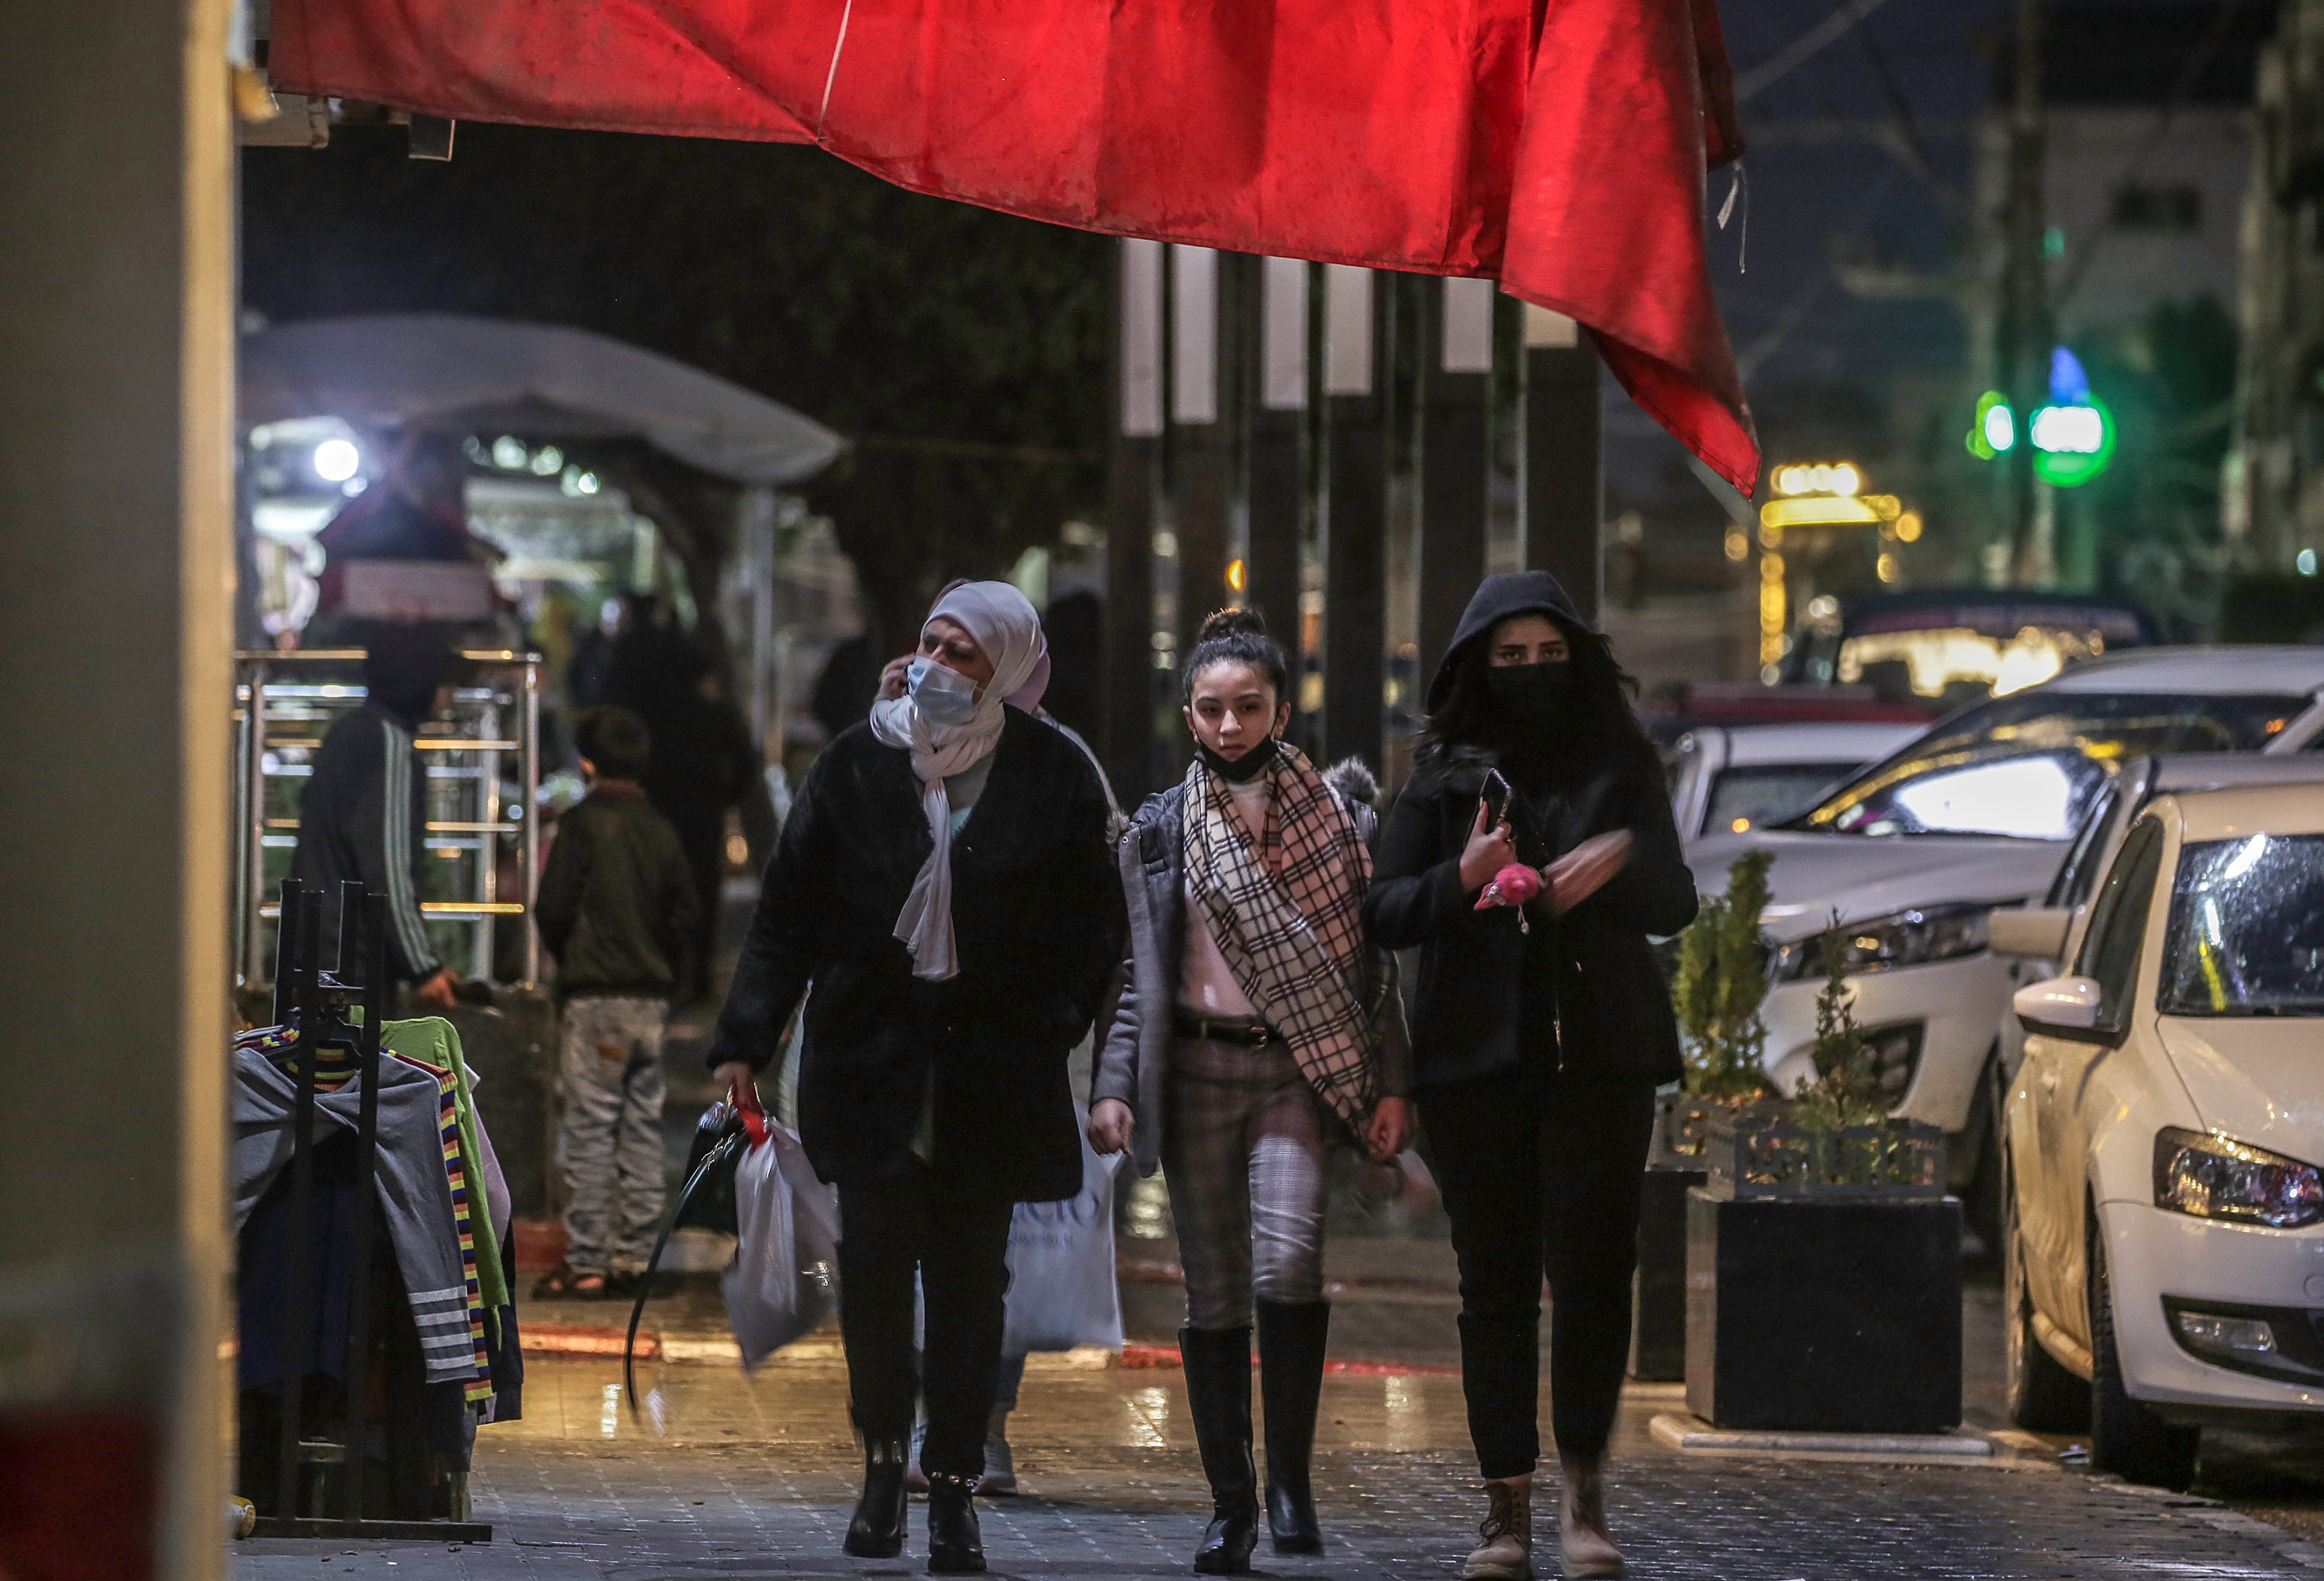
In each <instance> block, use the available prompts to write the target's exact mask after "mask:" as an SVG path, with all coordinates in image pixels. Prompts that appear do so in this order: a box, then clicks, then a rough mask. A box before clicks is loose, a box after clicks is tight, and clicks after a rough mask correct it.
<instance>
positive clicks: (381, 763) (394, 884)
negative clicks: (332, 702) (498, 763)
mask: <svg viewBox="0 0 2324 1581" xmlns="http://www.w3.org/2000/svg"><path fill="white" fill-rule="evenodd" d="M361 635H362V636H363V638H364V665H363V677H364V702H363V706H362V707H360V708H357V709H355V710H354V711H352V712H348V713H345V714H342V715H340V716H339V720H338V722H337V723H336V724H334V725H332V726H331V728H330V731H329V732H328V733H327V734H326V735H325V736H324V737H323V744H322V746H321V748H320V749H318V750H317V752H316V753H315V761H314V771H313V773H312V774H311V775H309V777H308V780H307V784H306V786H305V787H304V788H303V789H302V790H301V791H300V796H299V845H298V849H297V850H295V851H293V852H292V853H291V874H292V876H293V877H295V878H298V879H299V880H300V882H302V883H303V884H305V885H307V886H308V887H309V891H310V892H313V891H319V892H320V894H321V895H322V896H323V921H322V930H321V935H320V943H319V949H320V951H321V954H320V957H319V961H318V964H325V965H327V964H328V963H329V962H331V961H336V960H337V958H338V948H339V909H338V886H339V885H340V884H341V883H342V882H343V881H345V880H347V879H354V880H356V881H358V882H360V883H361V884H363V885H364V887H365V888H367V889H374V890H377V891H378V892H380V893H381V894H383V895H384V896H387V971H388V977H389V979H390V980H391V982H392V983H400V984H407V985H410V989H411V997H412V998H413V1000H414V1001H416V1002H417V1003H418V1004H419V1005H420V1006H421V1007H425V1008H426V1009H427V1010H429V1011H430V1012H441V1011H445V1010H449V1009H450V1008H451V1007H452V1004H453V986H454V984H455V982H456V981H457V979H455V977H454V975H453V973H452V970H451V968H449V967H447V966H446V965H444V964H443V963H442V962H441V961H438V960H437V959H436V951H435V950H434V949H433V948H432V947H431V946H430V945H429V942H428V924H427V920H426V918H425V917H424V916H423V915H421V913H420V896H421V895H422V894H424V893H425V892H426V878H427V872H426V864H427V860H428V768H427V764H426V763H425V761H424V760H422V758H420V750H419V749H418V748H417V747H415V746H414V745H413V744H412V743H413V740H414V739H415V738H416V737H417V735H418V734H419V731H420V724H421V723H422V722H425V721H427V720H430V719H433V718H435V717H437V716H438V714H442V713H445V712H449V711H450V709H451V707H452V694H453V689H454V685H455V683H456V681H457V676H458V673H459V669H460V666H461V661H460V658H459V657H458V656H457V654H455V653H454V652H453V651H452V649H451V648H448V647H447V646H446V645H445V643H444V640H443V639H441V638H440V637H438V636H437V635H435V634H434V633H432V632H430V631H429V630H425V629H420V628H414V627H409V626H385V625H383V626H379V627H375V628H373V629H371V630H366V631H364V632H363V633H362V634H361ZM345 964H346V967H347V969H348V970H350V971H352V972H357V973H359V972H361V971H362V970H364V966H363V963H362V962H360V961H348V962H346V963H345Z"/></svg>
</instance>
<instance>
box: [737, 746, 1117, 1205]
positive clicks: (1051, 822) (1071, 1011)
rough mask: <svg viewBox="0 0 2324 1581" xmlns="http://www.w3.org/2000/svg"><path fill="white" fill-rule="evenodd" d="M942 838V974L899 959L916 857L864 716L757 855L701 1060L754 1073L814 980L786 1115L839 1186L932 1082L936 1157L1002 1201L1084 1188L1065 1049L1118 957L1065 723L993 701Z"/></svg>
mask: <svg viewBox="0 0 2324 1581" xmlns="http://www.w3.org/2000/svg"><path fill="white" fill-rule="evenodd" d="M991 761H992V768H991V773H990V776H989V777H987V779H986V780H985V783H984V788H983V790H982V792H981V793H980V794H979V795H978V796H977V799H976V804H975V806H974V807H973V809H971V811H970V813H969V815H968V821H967V823H965V824H964V825H963V827H962V829H961V831H960V832H959V833H958V834H957V835H955V836H954V839H953V844H952V878H953V898H952V915H953V927H954V937H955V939H956V941H957V948H958V951H959V961H960V970H959V973H958V975H957V976H955V977H954V978H952V979H950V980H948V981H945V982H940V983H931V982H924V981H922V980H921V979H918V978H916V977H914V976H913V975H912V958H911V954H910V952H909V951H907V950H906V949H905V947H904V945H903V944H902V942H899V940H898V939H897V938H896V937H895V936H894V934H895V927H896V916H897V914H898V913H899V912H900V911H901V910H902V909H903V905H904V898H905V896H907V895H908V894H909V893H910V891H911V887H912V880H913V878H915V877H916V876H917V875H918V872H919V869H920V864H921V863H922V862H923V861H925V860H926V859H927V854H928V850H929V845H930V840H929V835H928V826H927V816H926V814H925V813H923V812H922V811H921V806H920V784H919V781H918V778H916V777H914V775H913V773H912V765H911V758H910V755H909V754H908V753H907V752H905V751H903V750H902V749H899V748H895V747H887V746H882V745H881V743H880V742H879V741H878V740H876V739H874V738H873V736H872V734H871V729H870V727H869V726H866V725H856V726H853V727H851V728H850V729H848V730H846V731H844V732H842V733H841V735H840V736H839V739H838V740H835V741H834V742H832V744H831V746H830V748H829V749H827V750H826V751H825V753H824V754H823V756H822V757H820V758H817V759H816V764H815V768H813V769H811V770H810V771H809V772H808V774H807V783H806V785H805V786H803V787H802V788H801V789H800V791H799V794H798V799H797V800H796V801H794V802H793V803H792V804H791V814H790V817H789V819H788V821H787V822H786V823H784V825H783V834H782V840H781V842H780V843H779V845H778V846H777V847H776V850H775V858H774V860H773V862H772V863H770V865H769V867H768V869H767V876H766V881H765V885H764V888H763V890H762V892H761V896H760V900H759V909H758V913H757V915H755V916H754V917H753V918H752V922H751V933H750V937H749V939H748V940H747V941H746V942H745V943H744V944H743V946H742V960H741V961H740V962H739V963H738V964H737V966H736V968H735V972H734V986H733V988H732V989H731V990H730V991H729V993H728V995H727V998H726V1007H725V1010H724V1013H723V1014H721V1015H720V1016H719V1018H718V1031H717V1034H716V1036H715V1038H714V1039H713V1040H712V1043H711V1047H710V1053H709V1063H710V1065H711V1067H712V1068H713V1069H715V1068H716V1067H717V1066H719V1065H720V1064H722V1063H724V1062H726V1061H729V1060H740V1061H744V1062H748V1063H749V1064H751V1065H752V1067H754V1068H757V1069H761V1070H763V1069H764V1068H765V1067H766V1065H767V1064H768V1062H770V1061H771V1060H772V1059H773V1058H774V1056H775V1054H776V1052H777V1050H778V1045H779V1040H780V1039H781V1037H782V1034H783V1029H784V1027H785V1026H786V1025H788V1022H789V1020H790V1016H791V1012H792V1010H793V1009H794V1008H796V1007H798V1002H799V998H800V997H801V996H802V995H805V994H807V989H808V985H809V984H810V983H812V984H813V986H814V992H813V994H812V995H811V996H810V997H808V998H807V1015H806V1017H805V1021H804V1024H803V1031H802V1047H801V1049H800V1052H799V1088H798V1092H799V1132H800V1138H801V1140H802V1141H804V1142H805V1143H806V1144H807V1156H808V1158H809V1159H810V1160H811V1161H812V1162H813V1163H814V1164H815V1168H816V1173H817V1174H819V1175H821V1176H822V1177H823V1178H824V1179H825V1180H833V1181H839V1182H841V1183H842V1184H843V1185H844V1184H845V1183H846V1182H848V1181H855V1180H874V1179H878V1178H880V1177H881V1176H885V1175H891V1174H895V1173H898V1172H902V1171H904V1170H906V1169H908V1168H909V1167H910V1159H911V1156H912V1137H913V1133H914V1130H915V1128H916V1127H917V1126H918V1122H919V1118H920V1115H921V1110H922V1105H923V1102H924V1100H925V1099H926V1098H927V1095H929V1094H930V1092H931V1090H932V1091H933V1098H934V1105H933V1113H934V1120H935V1135H934V1139H933V1144H932V1152H933V1156H932V1157H931V1158H930V1159H929V1160H928V1163H930V1165H931V1166H932V1167H933V1168H934V1169H935V1170H936V1172H937V1173H938V1174H940V1175H945V1176H948V1177H950V1178H952V1179H954V1180H956V1181H961V1182H962V1183H963V1184H964V1187H973V1189H976V1190H990V1191H994V1192H997V1193H999V1194H1001V1195H1005V1196H1008V1197H1010V1198H1013V1199H1014V1200H1018V1201H1044V1200H1057V1199H1060V1198H1065V1197H1071V1196H1074V1195H1075V1194H1076V1193H1077V1192H1079V1191H1080V1190H1081V1187H1082V1157H1081V1142H1080V1139H1079V1136H1078V1135H1077V1130H1078V1127H1077V1124H1076V1121H1075V1118H1074V1103H1073V1092H1072V1089H1071V1087H1070V1086H1069V1085H1068V1083H1067V1080H1066V1076H1065V1056H1066V1054H1067V1053H1068V1052H1070V1051H1071V1050H1072V1048H1073V1046H1074V1043H1078V1042H1080V1041H1081V1038H1082V1035H1083V1034H1084V1033H1086V1032H1088V1031H1089V1028H1090V1024H1091V1022H1092V1021H1093V1019H1094V1018H1095V1016H1096V1015H1097V1011H1098V1006H1099V1001H1100V999H1101V998H1102V996H1103V994H1104V991H1105V988H1106V984H1107V981H1108V979H1109V978H1110V977H1111V971H1112V967H1113V964H1114V962H1115V961H1119V960H1120V951H1121V928H1122V921H1121V918H1122V906H1121V886H1120V884H1119V883H1118V882H1117V881H1116V879H1115V877H1114V863H1113V857H1112V852H1111V849H1110V846H1109V843H1108V840H1107V820H1108V817H1109V815H1110V812H1111V809H1110V807H1109V805H1108V804H1107V802H1106V797H1105V792H1104V789H1103V788H1102V786H1101V784H1100V782H1099V779H1098V775H1097V770H1096V769H1095V768H1093V767H1092V765H1091V763H1090V760H1089V758H1088V757H1087V756H1085V755H1084V753H1083V751H1082V749H1080V748H1079V747H1076V746H1075V745H1074V743H1073V742H1072V741H1071V740H1068V739H1067V738H1066V737H1065V734H1064V733H1063V732H1061V731H1056V730H1054V729H1052V728H1050V727H1049V726H1048V725H1047V724H1044V723H1042V722H1040V721H1039V720H1037V719H1035V718H1033V717H1032V716H1031V715H1030V714H1027V713H1020V712H1018V711H1017V710H1016V709H1014V708H1011V709H1010V710H1009V711H1008V719H1007V723H1006V724H1005V725H1004V727H1003V728H1002V730H1001V742H1000V745H999V746H998V747H996V748H995V749H993V755H992V759H991Z"/></svg>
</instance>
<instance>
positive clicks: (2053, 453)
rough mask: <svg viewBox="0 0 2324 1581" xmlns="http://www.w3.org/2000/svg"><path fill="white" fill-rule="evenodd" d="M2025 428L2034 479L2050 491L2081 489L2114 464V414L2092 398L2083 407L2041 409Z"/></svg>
mask: <svg viewBox="0 0 2324 1581" xmlns="http://www.w3.org/2000/svg"><path fill="white" fill-rule="evenodd" d="M2026 428H2027V431H2028V433H2029V434H2030V436H2031V437H2032V438H2033V472H2034V475H2035V476H2037V477H2039V478H2041V479H2042V481H2043V482H2044V483H2048V484H2049V485H2050V486H2051V487H2052V488H2056V489H2074V488H2080V486H2081V485H2082V484H2084V483H2089V481H2090V480H2091V479H2092V478H2094V477H2097V476H2098V474H2099V473H2102V472H2104V471H2106V469H2107V467H2109V466H2111V465H2112V464H2114V447H2115V427H2114V414H2113V413H2112V412H2110V411H2108V410H2107V407H2106V403H2105V402H2104V401H2102V400H2099V399H2098V397H2097V396H2095V395H2093V396H2091V397H2089V400H2088V401H2087V402H2086V403H2083V402H2078V403H2076V404H2075V405H2072V406H2045V407H2043V408H2042V409H2040V410H2038V411H2036V412H2035V413H2034V414H2033V421H2032V422H2031V423H2028V424H2027V425H2026Z"/></svg>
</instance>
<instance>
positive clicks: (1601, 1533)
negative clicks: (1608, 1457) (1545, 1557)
mask: <svg viewBox="0 0 2324 1581" xmlns="http://www.w3.org/2000/svg"><path fill="white" fill-rule="evenodd" d="M1604 1466H1605V1463H1604V1460H1603V1458H1602V1457H1599V1456H1591V1457H1589V1458H1587V1459H1584V1458H1582V1457H1580V1456H1572V1455H1561V1456H1559V1457H1558V1458H1557V1469H1558V1481H1559V1483H1560V1484H1562V1485H1561V1486H1560V1489H1559V1494H1558V1502H1557V1538H1558V1544H1559V1548H1560V1550H1561V1554H1562V1561H1563V1562H1562V1567H1563V1570H1564V1572H1565V1573H1566V1574H1567V1575H1568V1576H1618V1575H1620V1574H1621V1573H1622V1550H1621V1549H1618V1548H1616V1547H1615V1546H1614V1540H1613V1539H1612V1538H1610V1537H1609V1536H1608V1535H1607V1534H1606V1476H1605V1469H1604Z"/></svg>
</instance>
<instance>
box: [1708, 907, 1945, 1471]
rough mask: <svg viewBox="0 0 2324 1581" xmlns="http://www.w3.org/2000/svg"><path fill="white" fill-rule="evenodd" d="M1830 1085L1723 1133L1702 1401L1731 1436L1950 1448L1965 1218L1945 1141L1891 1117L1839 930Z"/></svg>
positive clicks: (1737, 1119)
mask: <svg viewBox="0 0 2324 1581" xmlns="http://www.w3.org/2000/svg"><path fill="white" fill-rule="evenodd" d="M1833 921H1834V927H1833V929H1832V931H1831V932H1830V933H1826V934H1824V935H1823V938H1822V951H1823V962H1824V970H1825V981H1824V988H1823V992H1822V993H1821V995H1820V996H1819V997H1818V999H1817V1004H1816V1043H1815V1069H1816V1077H1815V1080H1812V1081H1811V1082H1806V1083H1803V1085H1802V1087H1801V1089H1800V1091H1799V1092H1798V1093H1796V1094H1795V1095H1794V1098H1793V1100H1792V1101H1791V1102H1790V1103H1788V1104H1785V1105H1783V1106H1781V1107H1780V1108H1767V1107H1761V1108H1755V1109H1753V1110H1749V1111H1743V1112H1738V1113H1736V1114H1734V1115H1732V1116H1730V1117H1720V1118H1718V1119H1714V1120H1713V1121H1711V1124H1710V1125H1709V1126H1708V1129H1709V1132H1710V1139H1709V1142H1708V1143H1707V1144H1706V1147H1705V1150H1704V1154H1705V1160H1706V1163H1707V1164H1708V1176H1709V1178H1708V1179H1707V1180H1706V1181H1705V1182H1704V1183H1703V1184H1702V1185H1701V1186H1698V1187H1696V1188H1694V1189H1693V1190H1692V1191H1691V1192H1690V1193H1689V1196H1688V1201H1687V1248H1686V1255H1687V1274H1686V1291H1687V1323H1686V1337H1687V1349H1686V1398H1687V1407H1688V1409H1689V1410H1690V1411H1692V1412H1693V1413H1694V1414H1695V1415H1696V1416H1698V1417H1701V1419H1702V1420H1705V1421H1708V1422H1710V1423H1711V1424H1712V1425H1713V1426H1716V1427H1733V1428H1756V1429H1774V1430H1793V1431H1825V1432H1890V1433H1937V1432H1945V1431H1949V1430H1950V1429H1952V1428H1955V1427H1957V1426H1959V1425H1960V1334H1961V1329H1960V1225H1961V1209H1960V1202H1959V1201H1958V1200H1954V1199H1952V1198H1950V1197H1948V1196H1946V1195H1945V1188H1944V1179H1945V1174H1944V1160H1945V1151H1944V1136H1943V1134H1942V1133H1941V1131H1940V1130H1938V1128H1937V1127H1935V1126H1928V1125H1923V1124H1921V1123H1919V1122H1916V1121H1908V1120H1896V1119H1893V1118H1891V1117H1889V1116H1888V1114H1887V1108H1886V1097H1885V1095H1884V1094H1883V1093H1882V1091H1881V1089H1880V1084H1879V1075H1878V1070H1877V1065H1876V1063H1875V1062H1874V1060H1873V1059H1872V1057H1871V1055H1870V1053H1869V1052H1868V1050H1867V1047H1866V1044H1865V1041H1864V1038H1863V1036H1862V1034H1860V1033H1859V1032H1858V1030H1857V1027H1856V1022H1855V1016H1854V1013H1853V1012H1852V1010H1851V1009H1850V1007H1849V988H1848V986H1847V983H1846V980H1845V979H1844V977H1843V975H1842V971H1843V959H1844V958H1843V955H1842V951H1841V941H1840V930H1839V928H1838V918H1837V917H1835V918H1834V919H1833Z"/></svg>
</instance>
